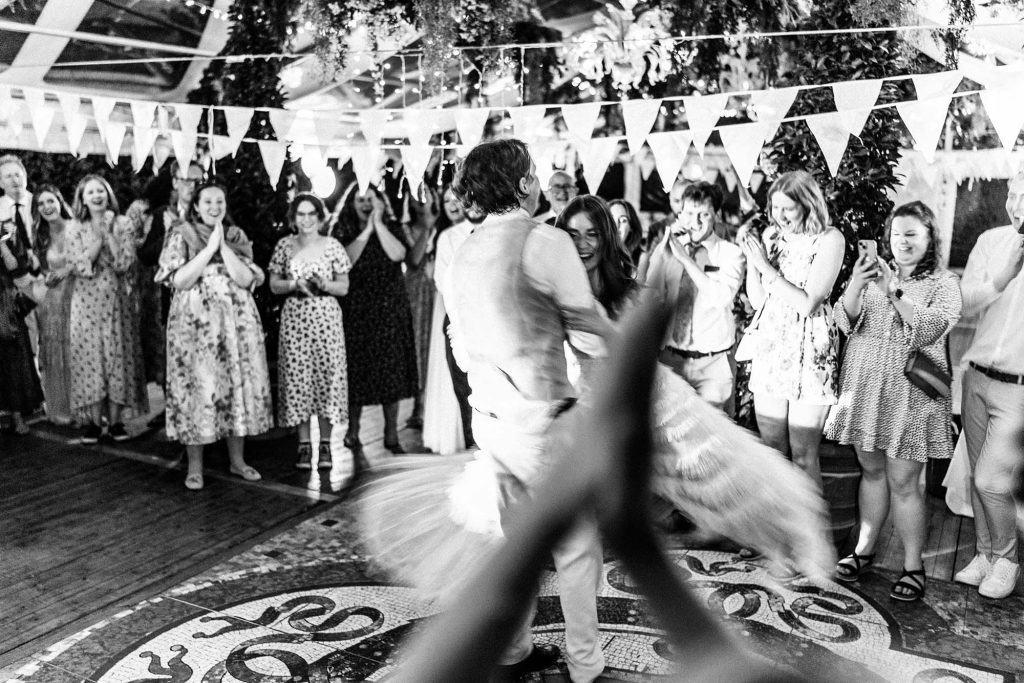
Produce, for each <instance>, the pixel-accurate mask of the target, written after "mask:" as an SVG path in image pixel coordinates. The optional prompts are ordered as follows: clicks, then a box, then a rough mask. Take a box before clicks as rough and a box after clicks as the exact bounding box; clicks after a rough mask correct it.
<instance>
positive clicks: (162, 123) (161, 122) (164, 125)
mask: <svg viewBox="0 0 1024 683" xmlns="http://www.w3.org/2000/svg"><path fill="white" fill-rule="evenodd" d="M170 119H171V115H170V114H169V113H168V112H167V107H165V106H163V105H162V104H158V105H156V127H157V128H158V129H160V133H161V134H162V135H167V134H168V132H169V131H170V130H171V124H170Z"/></svg>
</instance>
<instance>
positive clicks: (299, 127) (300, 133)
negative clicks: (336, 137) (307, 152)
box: [286, 109, 319, 145]
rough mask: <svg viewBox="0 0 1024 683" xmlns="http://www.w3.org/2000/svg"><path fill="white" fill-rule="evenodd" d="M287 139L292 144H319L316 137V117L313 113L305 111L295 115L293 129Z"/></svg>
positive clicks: (287, 134)
mask: <svg viewBox="0 0 1024 683" xmlns="http://www.w3.org/2000/svg"><path fill="white" fill-rule="evenodd" d="M286 137H287V138H288V139H289V140H291V141H292V142H301V143H304V144H307V145H315V144H318V143H319V139H318V138H317V135H316V116H315V114H313V112H311V111H309V110H307V109H303V110H301V111H299V112H298V113H297V114H296V115H295V120H294V121H292V126H291V129H290V130H289V131H288V132H287V133H286Z"/></svg>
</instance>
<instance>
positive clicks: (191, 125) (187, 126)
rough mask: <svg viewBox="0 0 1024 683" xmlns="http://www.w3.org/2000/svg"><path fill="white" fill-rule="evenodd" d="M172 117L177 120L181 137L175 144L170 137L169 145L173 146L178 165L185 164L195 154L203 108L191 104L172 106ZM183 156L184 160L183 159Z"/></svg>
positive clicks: (173, 137)
mask: <svg viewBox="0 0 1024 683" xmlns="http://www.w3.org/2000/svg"><path fill="white" fill-rule="evenodd" d="M174 115H175V116H176V117H177V118H178V127H179V128H180V129H181V135H180V136H178V140H177V142H175V136H174V135H173V131H172V135H171V144H172V145H173V146H174V156H175V157H176V158H177V159H178V163H180V164H187V163H188V162H189V161H191V160H192V157H193V156H195V153H196V140H198V139H199V134H198V130H199V121H200V120H201V119H202V118H203V108H202V107H200V106H198V105H192V104H176V105H174ZM182 155H185V157H186V158H183V157H182Z"/></svg>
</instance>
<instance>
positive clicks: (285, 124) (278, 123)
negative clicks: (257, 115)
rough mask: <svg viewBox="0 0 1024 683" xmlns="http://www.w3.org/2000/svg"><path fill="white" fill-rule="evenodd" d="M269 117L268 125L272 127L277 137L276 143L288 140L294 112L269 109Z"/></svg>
mask: <svg viewBox="0 0 1024 683" xmlns="http://www.w3.org/2000/svg"><path fill="white" fill-rule="evenodd" d="M269 115H270V125H271V126H273V127H274V135H275V136H277V140H278V142H284V141H286V140H288V139H289V138H288V135H289V133H291V130H292V124H293V123H295V112H294V111H292V110H290V109H271V110H270V112H269Z"/></svg>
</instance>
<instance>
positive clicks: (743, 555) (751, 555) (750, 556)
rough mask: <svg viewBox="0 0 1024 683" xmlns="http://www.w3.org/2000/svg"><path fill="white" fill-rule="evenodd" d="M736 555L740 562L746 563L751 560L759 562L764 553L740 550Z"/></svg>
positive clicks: (754, 550)
mask: <svg viewBox="0 0 1024 683" xmlns="http://www.w3.org/2000/svg"><path fill="white" fill-rule="evenodd" d="M736 555H737V556H738V557H739V558H740V559H741V560H746V561H747V562H751V561H753V560H760V559H761V558H762V557H764V553H762V552H761V551H760V550H758V549H757V548H740V550H739V552H738V553H736Z"/></svg>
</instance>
